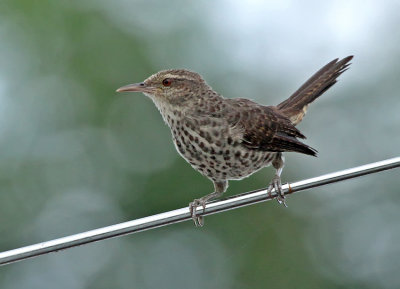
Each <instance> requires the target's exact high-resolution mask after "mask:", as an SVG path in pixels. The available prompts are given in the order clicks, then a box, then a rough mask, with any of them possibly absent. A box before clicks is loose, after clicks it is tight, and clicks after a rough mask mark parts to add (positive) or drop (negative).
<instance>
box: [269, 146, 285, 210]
mask: <svg viewBox="0 0 400 289" xmlns="http://www.w3.org/2000/svg"><path fill="white" fill-rule="evenodd" d="M284 164H285V159H284V157H283V156H282V153H277V154H276V157H275V159H274V160H273V161H272V166H273V167H274V168H275V170H276V171H275V176H274V177H273V179H272V181H271V183H270V184H269V186H268V189H267V192H268V195H269V196H270V197H271V196H272V194H271V192H272V190H273V189H275V193H276V200H277V201H278V203H279V204H283V205H284V206H285V207H287V205H286V202H285V194H284V193H283V192H282V182H281V173H282V170H283V166H284Z"/></svg>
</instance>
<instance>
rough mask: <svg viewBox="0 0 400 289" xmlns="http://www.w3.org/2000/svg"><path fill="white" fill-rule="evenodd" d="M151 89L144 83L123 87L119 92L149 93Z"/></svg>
mask: <svg viewBox="0 0 400 289" xmlns="http://www.w3.org/2000/svg"><path fill="white" fill-rule="evenodd" d="M150 90H151V87H149V86H147V85H146V84H145V83H144V82H140V83H133V84H128V85H125V86H122V87H120V88H118V89H117V92H125V91H134V92H149V91H150Z"/></svg>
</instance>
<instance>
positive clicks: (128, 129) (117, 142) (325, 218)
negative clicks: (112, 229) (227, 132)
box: [0, 0, 400, 289]
mask: <svg viewBox="0 0 400 289" xmlns="http://www.w3.org/2000/svg"><path fill="white" fill-rule="evenodd" d="M399 13H400V4H399V2H398V1H395V0H392V1H361V0H359V1H344V0H342V1H332V2H331V1H316V0H314V1H301V2H300V1H291V0H282V1H279V0H270V1H257V0H252V1H238V0H236V1H224V0H218V1H196V2H195V1H191V2H189V1H179V0H170V1H161V0H158V1H157V0H152V1H144V0H142V1H129V0H114V1H106V0H102V1H90V0H88V1H49V0H47V1H46V0H42V1H31V0H30V1H29V0H25V1H18V0H2V1H1V4H0V234H1V238H0V251H5V250H9V249H14V248H17V247H20V246H25V245H30V244H33V243H37V242H40V241H46V240H50V239H53V238H57V237H62V236H66V235H69V234H73V233H79V232H82V231H85V230H90V229H94V228H98V227H102V226H106V225H111V224H114V223H119V222H124V221H127V220H130V219H135V218H140V217H144V216H148V215H151V214H156V213H159V212H164V211H167V210H171V209H175V208H181V207H184V206H186V205H187V204H188V203H189V202H190V201H192V200H193V199H194V198H197V197H200V196H203V195H205V194H207V193H209V192H211V190H212V185H211V182H210V181H208V180H207V179H206V178H204V177H202V176H201V175H200V174H199V173H197V172H196V171H194V170H193V169H192V168H191V167H190V166H189V165H188V164H187V163H186V162H185V161H184V160H183V159H182V158H180V157H179V156H178V154H177V153H176V151H175V148H174V146H173V144H172V141H171V137H170V132H169V130H168V128H167V127H166V125H164V123H163V121H162V119H161V116H160V115H159V112H158V111H157V110H156V108H155V107H154V105H153V103H152V102H151V101H150V100H149V99H147V98H146V97H145V96H143V95H141V94H117V93H115V89H116V88H118V87H120V86H122V85H125V84H128V83H132V82H139V81H142V80H143V79H145V78H146V77H148V76H149V75H151V74H153V73H155V72H157V71H159V70H161V69H167V68H187V69H191V70H194V71H197V72H199V73H201V74H202V75H203V76H204V78H205V79H206V80H207V82H208V83H209V84H210V85H211V86H212V87H213V88H214V89H215V90H217V91H218V92H220V93H221V94H223V95H224V96H226V97H247V98H251V99H254V100H256V101H258V102H260V103H262V104H277V103H279V102H280V101H282V100H283V99H285V98H286V97H288V96H289V95H290V94H291V93H292V92H293V91H295V90H296V89H297V88H298V87H299V86H300V85H301V84H302V83H303V82H304V81H305V80H306V79H307V78H308V77H309V76H311V75H312V74H313V73H314V72H315V71H316V70H318V69H319V68H320V67H321V66H322V65H324V64H326V63H327V62H328V61H330V60H332V59H334V58H336V57H345V56H347V55H350V54H354V55H355V58H354V60H353V65H352V66H351V69H350V70H349V71H347V72H345V73H344V74H343V75H342V76H341V77H340V81H339V83H338V84H337V85H335V86H334V87H333V88H332V89H331V90H329V92H328V93H326V94H324V95H323V97H321V98H320V99H319V100H318V101H317V102H316V103H314V104H313V105H312V106H311V107H310V109H309V113H308V114H307V116H306V118H305V119H304V121H303V122H302V123H301V125H300V126H299V128H300V129H301V130H302V132H303V133H304V134H305V135H307V136H308V140H307V144H309V145H311V146H312V147H315V148H317V149H318V151H319V157H318V158H312V157H307V156H302V155H297V154H291V153H288V154H286V167H285V170H284V172H283V181H296V180H300V179H304V178H309V177H313V176H317V175H320V174H323V173H328V172H332V171H336V170H340V169H345V168H348V167H352V166H357V165H361V164H366V163H369V162H374V161H379V160H383V159H386V158H390V157H394V156H397V155H398V154H399V147H400V126H399V124H400V113H399V111H400V101H399V90H400V49H399V45H400V30H399V28H398V27H400V17H399ZM272 175H273V170H272V169H271V168H267V169H263V170H262V171H260V172H259V173H257V174H255V175H253V176H252V177H251V178H247V179H245V180H243V181H240V182H231V184H230V188H229V190H228V192H227V195H233V194H237V193H241V192H245V191H249V190H252V189H256V188H261V187H265V186H266V185H267V184H268V183H269V180H270V179H271V177H272ZM399 191H400V189H399V170H392V171H388V172H384V173H380V174H375V175H371V176H368V177H363V178H358V179H355V180H351V181H346V182H343V183H339V184H334V185H330V186H326V187H323V188H318V189H314V190H311V191H307V192H302V193H299V194H297V195H294V196H290V197H289V198H288V205H289V207H288V208H287V209H285V208H283V207H282V206H279V205H278V204H277V203H276V202H269V203H263V204H258V205H255V206H251V207H247V208H242V209H238V210H234V211H231V212H226V213H223V214H218V215H214V216H210V217H207V218H206V226H205V227H204V228H201V229H199V228H195V227H194V226H193V224H192V223H190V222H185V223H181V224H177V225H174V226H169V227H167V228H161V229H157V230H153V231H149V232H144V233H141V234H137V235H131V236H125V237H121V238H116V239H112V240H107V241H103V242H99V243H95V244H90V245H86V246H82V247H79V248H75V249H71V250H67V251H64V252H59V253H55V254H49V255H46V256H41V257H38V258H35V259H31V260H26V261H22V262H19V263H16V264H12V265H8V266H5V267H1V268H0V288H2V289H9V288H12V289H19V288H32V289H33V288H41V289H42V288H68V289H80V288H191V289H196V288H400V275H399V274H398V270H399V268H400V246H399V244H400V221H399V220H400V210H399V208H400V206H399V204H400V192H399Z"/></svg>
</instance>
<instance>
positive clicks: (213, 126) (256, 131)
mask: <svg viewBox="0 0 400 289" xmlns="http://www.w3.org/2000/svg"><path fill="white" fill-rule="evenodd" d="M352 58H353V56H348V57H346V58H344V59H342V60H340V61H339V60H338V59H335V60H333V61H331V62H329V63H328V64H326V65H325V66H324V67H322V68H321V69H320V70H319V71H318V72H316V73H315V74H314V75H313V76H312V77H311V78H310V79H309V80H307V81H306V82H305V83H304V84H303V85H302V86H301V87H300V88H299V89H298V90H297V91H296V92H294V93H293V94H292V95H291V96H290V97H289V98H288V99H286V100H285V101H283V102H281V103H280V104H278V105H277V106H264V105H260V104H258V103H256V102H254V101H251V100H249V99H245V98H234V99H227V98H224V97H223V96H222V95H220V94H218V93H217V92H215V91H214V90H213V89H212V88H211V87H210V86H209V85H208V84H207V83H206V82H205V81H204V79H203V78H202V77H201V76H200V75H199V74H197V73H195V72H192V71H188V70H185V69H171V70H163V71H160V72H158V73H156V74H154V75H152V76H150V77H149V78H147V79H146V80H145V81H144V82H141V83H135V84H130V85H126V86H123V87H121V88H119V89H118V90H117V92H123V91H134V92H143V93H144V94H145V95H147V96H148V97H150V98H151V100H153V102H154V104H155V105H156V107H157V108H158V109H159V111H160V113H161V115H162V117H163V119H164V121H165V122H166V123H167V125H168V126H169V128H170V129H171V132H172V139H173V141H174V144H175V147H176V149H177V150H178V152H179V153H180V155H181V156H182V157H183V158H184V159H185V160H186V161H187V162H189V163H190V164H191V166H192V167H193V168H194V169H195V170H197V171H199V172H200V173H201V174H203V175H204V176H206V177H208V178H209V179H210V180H211V181H212V182H213V184H214V188H215V190H214V192H213V193H211V194H209V195H206V196H204V197H202V198H200V199H195V200H194V201H193V202H191V203H190V204H189V209H190V212H191V215H192V218H193V220H194V222H195V225H196V226H202V225H203V223H204V220H203V217H202V216H199V215H197V214H196V209H197V207H198V206H202V207H203V208H204V209H205V206H206V203H207V202H208V201H210V200H212V199H215V198H218V197H220V196H221V195H222V194H223V193H224V192H225V191H226V189H227V187H228V180H238V179H242V178H245V177H248V176H249V175H251V174H253V173H254V172H256V171H258V170H260V169H261V168H263V167H265V166H268V165H270V164H272V166H273V167H274V168H275V170H276V173H275V176H274V178H273V179H272V181H271V183H270V185H269V187H268V193H269V194H270V195H271V192H272V190H273V189H275V192H276V193H277V200H278V202H279V203H283V204H284V205H286V204H285V196H284V194H283V193H282V184H281V177H280V175H281V172H282V168H283V165H284V159H283V156H282V153H283V152H298V153H303V154H307V155H311V156H316V154H317V151H316V150H315V149H313V148H311V147H309V146H308V145H306V144H304V143H302V142H301V141H300V140H299V139H305V136H304V135H303V134H302V133H301V132H300V131H299V130H298V129H297V128H296V127H295V126H296V125H297V124H298V123H299V122H300V121H301V120H302V119H303V116H304V115H305V113H306V111H307V107H308V105H309V104H310V103H311V102H313V101H314V100H315V99H316V98H317V97H319V96H320V95H321V94H323V93H324V92H325V91H326V90H327V89H329V88H330V87H331V86H332V85H334V84H335V83H336V81H337V77H338V76H339V75H340V74H341V73H343V72H344V71H345V70H346V69H347V68H348V66H349V65H350V63H349V62H350V60H351V59H352Z"/></svg>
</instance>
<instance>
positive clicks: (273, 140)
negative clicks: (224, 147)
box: [226, 98, 317, 156]
mask: <svg viewBox="0 0 400 289" xmlns="http://www.w3.org/2000/svg"><path fill="white" fill-rule="evenodd" d="M226 101H227V102H228V103H229V104H230V105H231V106H232V109H229V110H228V112H227V115H226V117H227V120H228V123H229V125H230V126H231V127H232V128H234V129H238V130H239V131H241V134H242V135H241V139H242V145H244V146H246V147H247V148H249V149H258V150H263V151H270V152H284V151H293V152H299V153H303V154H307V155H312V156H315V155H316V153H317V152H316V150H314V149H313V148H311V147H309V146H307V145H305V144H304V143H302V142H301V141H299V140H298V139H297V138H303V139H304V138H305V136H304V135H303V134H302V133H301V132H300V131H299V130H298V129H297V128H296V127H295V126H294V125H293V124H292V123H291V121H290V120H289V119H288V118H287V117H286V116H284V115H283V114H281V113H280V112H279V111H278V109H276V108H274V107H271V106H262V105H259V104H257V103H255V102H253V101H250V100H247V99H242V98H238V99H227V100H226Z"/></svg>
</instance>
